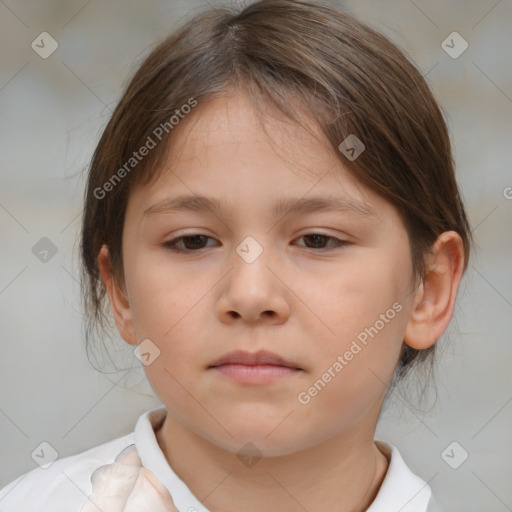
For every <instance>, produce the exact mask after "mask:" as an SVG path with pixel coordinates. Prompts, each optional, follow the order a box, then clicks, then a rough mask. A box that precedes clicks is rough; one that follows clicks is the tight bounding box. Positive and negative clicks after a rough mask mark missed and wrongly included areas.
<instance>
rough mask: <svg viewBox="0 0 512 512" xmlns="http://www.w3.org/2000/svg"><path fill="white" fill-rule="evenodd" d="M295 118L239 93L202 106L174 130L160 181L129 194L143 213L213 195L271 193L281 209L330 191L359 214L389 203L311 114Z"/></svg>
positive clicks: (252, 198)
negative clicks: (180, 199)
mask: <svg viewBox="0 0 512 512" xmlns="http://www.w3.org/2000/svg"><path fill="white" fill-rule="evenodd" d="M259 113H261V114H262V115H258V114H259ZM300 118H301V123H296V122H294V121H293V120H290V119H287V118H285V117H284V115H283V114H282V113H281V112H278V111H277V109H274V110H272V108H271V107H268V108H267V109H265V112H257V111H256V110H255V108H254V105H253V103H252V102H251V100H250V99H249V98H248V97H247V96H245V95H243V94H238V95H230V96H222V97H217V98H215V99H211V100H209V101H207V102H204V103H199V105H198V106H197V107H196V108H195V109H194V111H193V113H192V114H190V115H189V116H186V117H185V118H184V119H183V120H182V121H181V122H180V123H179V125H177V126H176V127H175V128H174V130H173V132H172V134H171V135H172V136H171V139H170V143H169V147H168V158H167V161H166V164H165V168H163V169H162V171H161V173H160V174H159V176H158V178H157V179H156V180H155V181H154V182H153V183H152V184H150V185H149V186H146V187H143V190H135V191H134V193H135V195H137V196H139V197H138V199H139V200H140V201H137V202H142V203H144V204H145V208H144V211H146V210H147V209H148V208H149V207H152V206H155V204H156V203H162V202H165V201H166V199H168V198H169V196H173V195H180V196H185V195H187V196H194V195H200V196H210V197H214V198H215V197H216V198H218V201H217V203H219V204H224V206H228V204H227V203H229V202H238V203H239V204H244V203H247V202H248V201H249V202H260V203H261V202H262V201H266V198H268V200H269V202H268V205H269V207H270V203H273V204H274V205H275V206H276V208H275V211H276V213H282V210H284V209H286V206H291V204H292V203H293V198H294V197H295V198H297V199H301V200H302V202H303V203H304V202H305V201H306V200H307V199H308V198H310V197H318V196H328V197H329V199H331V200H332V199H333V198H336V197H338V198H340V199H344V200H345V203H347V202H349V203H351V204H352V205H353V206H355V207H356V209H357V207H359V210H360V211H362V210H364V209H366V210H370V209H373V210H378V209H379V208H381V209H382V207H386V206H387V207H388V208H389V207H391V206H392V205H390V204H389V203H388V202H387V201H385V200H384V199H383V198H382V197H380V196H378V195H377V194H376V193H374V192H373V191H371V190H370V189H368V188H367V187H365V186H364V185H362V184H361V183H360V182H359V181H358V180H357V179H356V178H355V177H354V176H353V175H352V174H351V173H350V172H349V171H348V170H347V169H346V168H345V167H344V165H343V163H342V160H341V158H340V156H339V155H337V154H336V152H335V150H333V148H332V145H331V144H330V143H329V141H328V140H327V139H326V137H325V135H323V134H322V133H321V131H320V130H319V128H318V125H317V124H316V123H315V121H314V119H312V118H311V116H310V117H309V118H308V117H307V115H304V114H302V115H301V116H300ZM286 199H288V201H287V200H286ZM148 202H150V203H151V204H149V205H148ZM175 203H176V202H175ZM190 203H191V202H190V201H189V204H190ZM195 203H196V205H195V206H198V205H199V206H200V201H196V202H195ZM278 203H280V205H279V204H278ZM386 203H387V204H386ZM203 206H204V204H203ZM211 206H212V203H209V204H207V205H206V206H205V209H208V208H210V207H211ZM303 206H304V208H306V209H307V206H305V205H303ZM365 206H367V208H365ZM372 206H373V208H372ZM156 208H157V207H156Z"/></svg>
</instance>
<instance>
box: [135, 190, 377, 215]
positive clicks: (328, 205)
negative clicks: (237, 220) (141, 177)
mask: <svg viewBox="0 0 512 512" xmlns="http://www.w3.org/2000/svg"><path fill="white" fill-rule="evenodd" d="M226 207H227V204H226V202H225V201H220V200H218V199H216V198H213V197H207V196H198V195H185V196H176V197H168V198H165V199H163V200H162V201H159V202H157V203H155V204H154V205H153V206H150V207H149V208H148V209H147V210H145V211H144V215H150V214H155V213H173V212H174V213H177V212H179V211H186V210H188V211H194V212H210V213H214V214H220V213H222V211H223V210H224V209H225V208H226ZM328 211H331V212H353V213H357V214H359V215H361V216H364V217H378V214H377V212H376V211H375V210H374V209H373V208H372V207H371V206H370V205H368V204H366V203H363V202H360V201H357V200H355V199H353V198H350V197H339V196H328V195H324V196H317V197H309V198H306V197H301V198H296V197H288V198H281V199H279V200H277V201H276V202H275V203H274V205H273V208H272V212H273V214H274V215H276V216H283V215H286V214H288V213H317V212H328Z"/></svg>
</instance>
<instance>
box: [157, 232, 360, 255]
mask: <svg viewBox="0 0 512 512" xmlns="http://www.w3.org/2000/svg"><path fill="white" fill-rule="evenodd" d="M314 235H319V236H323V237H326V238H328V239H330V240H331V241H332V242H333V243H334V244H335V245H334V247H327V248H326V247H320V248H314V247H307V246H306V245H299V247H304V248H305V249H309V250H310V251H313V252H318V253H321V252H323V253H326V252H329V251H333V250H336V249H341V248H344V247H345V246H347V245H349V244H350V242H349V241H348V240H344V239H340V238H338V237H336V236H334V235H331V234H329V233H325V232H323V231H320V230H314V229H312V230H310V231H306V232H304V233H302V234H301V235H299V236H297V237H295V238H294V240H293V241H296V240H300V239H301V238H303V237H305V236H314ZM194 236H203V237H205V238H207V239H210V240H215V239H214V238H213V237H211V236H210V235H207V234H205V233H198V232H194V233H190V234H189V233H185V234H182V235H179V236H177V237H174V238H173V239H171V240H168V241H166V242H164V243H163V246H164V247H165V248H167V249H170V250H171V251H174V252H176V253H182V254H192V253H200V252H201V251H203V250H204V249H207V248H208V247H211V246H206V247H201V248H200V249H196V250H193V249H181V248H178V247H177V244H178V243H179V242H181V241H182V240H183V239H184V238H190V237H194Z"/></svg>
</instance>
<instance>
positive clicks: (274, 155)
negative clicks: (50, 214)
mask: <svg viewBox="0 0 512 512" xmlns="http://www.w3.org/2000/svg"><path fill="white" fill-rule="evenodd" d="M269 114H270V115H268V116H267V117H266V118H265V128H266V132H265V131H264V130H263V128H262V125H261V124H260V123H259V122H258V118H257V117H256V114H255V112H254V110H253V107H252V105H251V104H250V103H249V101H248V100H247V98H246V97H245V96H244V95H243V94H238V95H231V96H227V97H222V98H217V99H215V100H212V101H210V102H208V103H203V104H200V105H198V107H196V109H195V110H194V113H193V114H191V115H189V116H188V117H187V118H185V120H183V121H182V122H181V123H180V124H179V125H178V126H177V127H176V128H175V131H174V132H173V137H174V138H173V139H172V143H171V146H170V151H169V159H168V165H167V167H166V169H164V170H163V171H162V173H161V175H160V176H159V178H158V180H156V181H154V182H153V183H150V184H147V185H144V186H142V187H139V188H136V189H134V190H133V191H132V193H131V195H130V198H129V202H128V207H127V211H126V217H125V225H124V231H123V261H124V271H125V273H124V282H123V283H116V282H115V281H114V279H113V277H112V273H111V268H110V264H109V253H108V248H107V247H105V246H104V247H103V248H102V250H101V252H100V254H99V256H98V264H99V267H100V270H101V274H102V277H103V280H104V283H105V285H106V287H107V290H108V294H109V297H110V301H111V305H112V309H113V313H114V317H115V320H116V324H117V327H118V329H119V331H120V333H121V335H122V337H123V338H124V340H125V341H126V342H127V343H130V344H132V345H136V344H137V343H140V342H141V341H142V340H144V339H150V340H151V341H152V343H154V344H155V345H156V346H157V347H158V348H159V350H160V356H159V357H157V358H156V359H155V360H154V361H153V362H152V363H151V364H150V365H148V366H145V371H146V375H147V378H148V380H149V382H150V384H151V386H152V388H153V390H154V391H155V393H156V394H157V396H158V397H159V398H160V399H161V401H162V402H163V404H164V405H165V406H166V407H167V409H168V411H169V413H168V414H167V417H166V419H165V421H164V423H163V425H162V426H161V428H159V429H158V431H157V433H156V434H157V439H158V442H159V445H160V447H161V448H162V451H163V453H164V454H165V456H166V458H167V460H168V462H169V464H170V465H171V466H172V468H173V470H174V471H175V472H176V473H177V474H178V476H180V478H181V479H182V480H183V481H185V482H186V483H187V485H188V486H189V488H190V489H191V490H192V492H193V493H194V494H195V495H196V496H197V497H198V498H199V499H200V500H202V501H203V503H204V504H205V506H207V507H208V508H209V509H210V510H211V511H212V512H218V511H229V512H239V511H240V510H244V511H245V512H261V510H266V511H268V512H274V511H282V510H286V511H288V512H295V511H297V512H298V511H303V510H304V509H306V510H308V511H310V512H320V511H322V510H336V511H338V512H345V511H347V512H348V511H352V512H353V511H360V510H361V511H362V510H366V508H367V507H368V506H369V505H370V503H371V502H372V501H373V499H374V498H375V496H376V494H377V492H378V489H379V486H380V484H381V483H382V481H383V478H384V476H385V473H386V469H387V466H388V460H387V457H386V454H385V453H383V451H381V450H380V449H379V447H378V446H377V445H376V444H375V443H374V433H375V427H376V423H377V419H378V416H379V412H380V409H381V406H382V402H383V399H384V394H385V391H386V389H387V387H388V385H389V382H390V381H391V378H392V376H393V373H394V370H395V368H396V365H397V363H398V360H399V355H400V350H401V347H402V343H403V340H404V341H405V343H407V344H408V345H410V346H411V347H414V348H418V349H424V348H427V347H430V346H431V345H433V344H434V343H435V342H436V340H437V339H438V338H439V337H440V336H441V334H442V333H443V332H444V330H445V329H446V327H447V326H448V323H449V321H450V319H451V317H452V314H453V309H454V304H455V299H456V294H457V289H458V286H459V283H460V279H461V276H462V273H463V248H462V241H461V239H460V236H459V235H458V234H457V233H455V232H453V231H449V232H445V233H443V234H441V235H440V236H439V238H438V239H437V241H436V243H435V245H434V246H433V251H432V254H430V255H428V257H427V265H428V272H427V276H426V278H425V280H424V281H423V282H422V283H421V284H420V285H418V286H417V287H416V288H413V286H412V282H413V281H412V278H413V274H412V262H411V258H410V247H409V239H408V235H407V232H406V229H405V226H404V224H403V222H402V220H401V218H400V216H399V214H398V211H397V209H396V208H395V207H394V206H393V205H392V204H391V203H389V202H387V201H386V200H385V199H383V198H382V197H380V196H379V195H377V194H376V193H374V192H373V191H371V190H369V189H367V188H365V187H364V186H363V185H361V184H360V183H358V182H357V181H356V180H355V179H354V178H353V177H352V176H351V175H350V174H349V172H348V171H347V170H346V169H345V168H344V166H343V164H342V162H341V161H340V159H339V156H337V155H336V154H334V153H333V151H332V149H331V148H330V147H329V146H328V144H327V142H326V141H325V140H324V139H323V138H322V136H321V135H320V134H319V133H316V132H313V134H312V133H309V132H308V131H306V130H305V129H304V128H303V127H302V126H300V125H297V124H294V123H291V122H290V121H288V120H284V119H282V118H280V117H279V116H277V115H276V114H275V113H273V112H272V111H269ZM306 122H307V121H306ZM311 124H312V123H309V124H308V126H310V125H311ZM304 126H306V124H304ZM267 134H268V135H267ZM367 150H368V151H369V150H371V149H370V148H368V149H367ZM179 194H196V195H208V196H213V197H215V198H218V199H222V200H224V201H225V202H226V205H227V206H226V209H225V210H224V211H223V212H218V213H216V214H213V213H212V212H206V213H205V212H187V211H181V212H167V213H165V212H159V213H152V214H149V215H144V211H145V210H147V209H148V208H150V207H151V206H152V205H154V204H155V203H157V202H159V201H162V200H163V199H165V198H167V197H174V196H176V195H179ZM322 194H331V195H332V194H334V195H336V196H337V197H350V198H352V199H353V200H358V201H360V202H364V203H365V204H367V205H369V206H371V208H373V210H374V211H375V212H376V215H374V216H371V217H365V216H363V215H361V214H360V213H355V212H348V211H344V212H316V213H306V214H304V213H302V214H294V213H288V214H287V215H284V216H283V215H280V216H275V215H273V214H272V210H271V205H272V204H273V203H274V201H276V200H277V199H279V198H281V197H290V196H291V197H294V198H297V199H299V198H302V197H303V196H306V197H310V196H317V195H322ZM312 233H320V234H323V235H327V236H332V237H335V238H338V239H340V240H344V241H346V242H347V244H346V245H345V246H343V247H339V248H336V247H335V244H334V243H333V241H332V239H323V241H322V240H321V241H320V242H315V240H311V237H306V238H303V236H304V235H306V234H312ZM195 234H200V235H201V234H202V235H205V236H207V237H210V238H203V239H200V240H199V243H198V241H197V239H196V241H195V242H194V240H192V241H190V239H189V240H188V245H184V243H183V241H182V242H181V243H180V244H179V247H181V248H182V249H183V248H185V250H186V248H189V252H188V253H175V252H172V251H171V250H170V248H169V247H165V246H164V243H165V242H168V241H170V240H173V239H175V238H177V237H179V236H185V235H187V236H191V235H195ZM247 236H251V237H253V238H254V239H255V240H256V241H257V242H258V244H259V245H260V246H261V247H262V248H263V252H262V254H261V255H260V256H259V257H258V258H257V259H256V260H255V261H254V262H252V263H247V262H246V261H244V259H242V258H241V257H240V256H239V255H238V254H237V252H236V248H237V246H238V245H239V244H240V243H241V242H242V241H243V240H244V239H245V238H246V237H247ZM315 243H316V244H317V245H315ZM322 244H323V245H322ZM190 247H192V249H190ZM195 247H198V248H200V249H199V250H196V252H192V250H193V249H194V248H195ZM201 247H202V248H201ZM315 247H327V248H328V249H329V248H331V247H332V248H331V249H330V250H326V249H321V248H315ZM394 303H399V304H400V305H401V306H402V309H401V311H400V312H399V313H397V314H396V315H395V317H394V318H393V319H392V320H390V321H389V322H388V323H386V324H385V327H384V328H382V329H381V330H380V331H379V332H378V334H377V335H376V336H374V337H373V338H370V339H369V342H368V344H367V345H366V346H365V347H364V348H363V349H362V350H361V351H360V352H359V353H358V354H357V355H355V356H354V357H353V359H352V360H350V361H349V362H348V364H347V365H346V366H344V368H343V370H342V371H341V372H339V373H336V376H335V377H334V378H332V379H331V381H330V382H329V383H328V384H327V385H326V386H325V387H324V388H323V389H322V390H321V392H319V393H318V394H317V395H316V396H314V397H313V398H311V400H310V402H309V403H307V404H305V405H304V404H301V403H300V402H299V401H298V399H297V397H298V395H299V393H301V392H304V391H307V390H308V388H309V387H310V386H311V385H312V384H313V383H314V382H315V381H316V380H318V379H319V378H320V377H321V376H322V374H324V373H325V372H326V371H327V369H328V368H329V367H332V365H333V363H334V362H335V361H336V360H337V357H338V356H339V355H343V354H344V353H345V352H346V351H347V350H348V349H349V348H350V346H351V343H352V341H353V340H354V339H356V337H357V335H358V334H359V333H361V332H362V331H364V329H365V328H367V327H370V326H374V324H375V323H376V321H377V320H378V319H379V318H380V317H379V315H381V314H383V313H385V312H386V311H387V310H389V309H390V308H391V307H392V305H393V304H394ZM269 312H271V313H269ZM237 349H240V350H246V351H249V352H256V351H258V350H260V349H266V350H269V351H272V352H275V353H277V354H279V355H280V356H282V357H284V358H286V359H290V360H292V361H294V362H295V363H296V365H297V366H299V367H300V368H301V371H298V372H295V373H294V374H293V375H290V376H288V377H286V378H283V379H281V380H279V381H277V382H275V383H272V384H265V385H248V384H239V383H236V382H234V381H233V380H231V379H229V378H227V377H225V376H223V375H221V374H219V373H218V372H217V371H215V370H212V369H211V368H209V365H211V364H212V363H213V362H214V360H215V359H217V358H219V357H220V356H222V355H224V354H225V353H227V352H230V351H232V350H237ZM246 443H252V445H254V446H256V447H257V450H258V451H259V453H260V454H261V456H262V458H261V459H259V460H258V461H257V463H256V464H254V465H252V466H251V467H248V466H246V465H244V464H243V463H242V462H241V460H240V458H239V457H238V456H237V454H240V453H244V451H243V449H242V447H244V445H246ZM248 451H249V452H250V450H248ZM199 468H200V469H199Z"/></svg>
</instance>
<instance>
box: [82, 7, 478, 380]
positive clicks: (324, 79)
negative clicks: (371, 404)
mask: <svg viewBox="0 0 512 512" xmlns="http://www.w3.org/2000/svg"><path fill="white" fill-rule="evenodd" d="M233 91H237V92H242V93H244V94H246V95H247V96H248V97H249V98H250V100H251V101H252V102H253V104H254V106H255V108H256V111H257V112H260V110H261V107H260V106H261V104H263V103H264V104H265V105H270V106H271V107H273V108H274V109H277V110H278V111H280V112H281V113H282V114H284V116H286V117H287V118H289V119H291V120H292V121H294V122H297V123H299V122H301V121H302V120H303V118H300V117H299V112H306V113H307V116H308V121H307V123H309V124H310V125H315V126H317V127H318V128H319V129H320V133H321V134H322V135H323V136H325V138H326V139H327V141H328V143H329V145H332V148H333V149H334V150H335V152H336V154H337V155H338V157H339V159H340V161H341V162H342V163H343V165H344V167H345V168H346V169H347V170H348V171H349V172H350V173H351V174H352V175H353V176H354V177H355V178H356V179H357V180H359V182H360V183H362V184H363V185H366V186H367V187H369V188H370V189H371V190H373V191H375V192H376V193H378V194H379V195H380V196H382V197H383V198H385V199H386V200H388V201H389V202H391V203H392V204H393V205H395V206H396V207H397V209H398V211H399V213H400V215H401V217H402V219H403V221H404V225H405V226H406V229H407V232H408V235H409V241H410V251H411V259H412V268H413V277H412V281H413V286H414V284H416V283H418V282H421V280H423V279H424V277H425V271H426V267H425V256H426V255H427V254H428V253H429V252H430V251H431V248H432V245H433V244H434V242H435V241H436V239H437V237H438V236H439V235H440V234H441V233H442V232H444V231H450V230H453V231H456V232H457V233H458V234H459V235H460V236H461V238H462V243H463V249H464V268H463V270H464V271H465V270H466V268H467V265H468V259H469V250H470V245H471V243H472V235H471V232H470V227H469V223H468V219H467V215H466V212H465V209H464V205H463V202H462V199H461V197H460V194H459V190H458V187H457V183H456V179H455V172H454V164H453V158H452V151H451V145H450V138H449V134H448V130H447V127H446V124H445V121H444V119H443V115H442V112H441V110H440V108H439V106H438V104H437V102H436V100H435V99H434V96H433V94H432V92H431V90H430V88H429V86H428V84H427V82H426V81H425V79H424V78H423V77H422V75H421V73H420V72H419V71H418V70H417V69H416V67H415V66H414V65H413V64H412V63H411V62H410V61H409V59H408V57H407V56H406V55H405V54H404V53H403V52H402V51H401V50H400V49H398V48H397V46H395V45H394V44H393V43H392V42H391V41H390V40H388V39H387V38H386V37H385V36H383V35H382V34H380V33H379V32H377V31H376V30H374V29H373V28H371V27H369V26H368V25H366V24H364V23H362V22H360V21H359V20H357V19H355V18H354V17H353V16H351V15H350V14H348V13H346V12H344V11H342V10H339V9H338V8H335V7H332V6H331V5H329V4H327V3H325V2H322V3H321V2H314V1H301V0H260V1H257V2H255V3H253V4H250V5H248V6H246V7H244V8H242V9H241V10H240V9H235V8H232V7H231V8H230V7H227V6H222V7H217V8H212V9H209V10H208V11H206V12H203V13H201V14H199V15H197V16H195V17H194V18H193V19H191V20H190V21H188V22H187V23H185V24H184V25H183V26H182V27H181V28H179V29H178V30H176V31H175V32H173V33H172V34H171V35H170V36H169V37H168V38H167V39H165V40H164V41H162V42H161V43H159V44H158V45H157V46H156V47H155V48H154V49H153V50H152V51H151V53H150V54H149V56H148V57H147V58H146V59H145V60H144V61H143V62H142V64H141V65H140V67H139V68H138V70H137V71H136V72H135V74H134V76H133V77H132V78H131V80H130V81H129V83H128V85H127V87H126V90H125V92H124V94H123V95H122V97H121V100H120V101H119V103H118V104H117V106H116V108H115V110H114V112H113V114H112V117H111V119H110V121H109V122H108V124H107V126H106V128H105V129H104V131H103V134H102V136H101V138H100V141H99V143H98V145H97V147H96V150H95V152H94V155H93V158H92V162H91V165H90V169H89V175H88V182H87V185H86V191H85V209H84V215H83V223H82V233H81V246H80V250H81V260H82V288H83V294H82V296H83V300H84V308H85V312H86V326H87V328H86V340H87V347H89V341H90V339H91V338H92V333H93V332H94V331H95V330H96V329H97V330H98V331H99V332H105V328H106V327H107V325H108V324H110V310H109V308H108V300H107V299H108V297H107V296H106V289H105V286H104V284H103V282H102V280H101V275H100V272H99V268H98V262H97V257H98V253H99V251H100V249H101V247H102V246H103V244H105V245H106V246H107V247H108V248H109V253H110V264H111V270H112V273H113V276H114V279H115V281H116V283H118V284H120V285H123V283H124V271H123V257H122V232H123V225H124V217H125V211H126V206H127V202H128V198H129V195H130V191H131V190H133V188H134V187H135V186H138V185H143V184H147V183H149V182H150V181H151V180H154V179H156V178H157V177H158V176H159V174H160V173H161V172H162V169H163V168H165V165H164V161H165V158H166V156H168V155H167V151H168V149H169V144H170V141H171V139H172V126H171V124H173V123H171V121H170V119H171V118H172V117H173V116H177V115H178V116H179V117H182V115H180V113H182V112H187V110H186V109H185V105H193V102H194V101H196V102H197V103H199V104H201V103H205V102H207V101H209V100H210V99H213V98H214V97H215V96H218V95H227V94H229V93H230V92H233ZM299 107H300V109H299ZM189 110H190V109H189ZM190 115H191V116H193V115H194V113H193V112H192V113H191V114H190ZM158 127H160V131H157V130H158ZM164 131H165V135H164V133H163V132H164ZM156 133H158V137H156V136H155V134H156ZM350 134H354V135H356V136H357V138H358V139H360V140H361V141H363V143H364V145H365V146H366V150H365V151H364V152H362V153H361V154H360V155H359V157H358V158H357V159H355V160H353V161H351V160H350V159H348V158H346V157H345V156H344V155H343V154H342V152H341V151H339V150H338V147H339V145H340V143H342V141H344V140H345V138H346V137H347V136H348V135H350ZM162 135H164V136H162ZM156 138H158V139H159V141H158V143H157V144H155V147H154V148H152V149H151V151H149V152H147V153H148V154H147V156H145V157H144V158H143V159H140V160H139V159H135V157H134V152H136V151H137V150H138V149H139V148H141V147H143V146H144V145H146V144H148V141H149V139H151V140H152V141H153V142H154V139H156ZM128 162H130V167H133V170H132V169H129V168H128V166H127V163H128ZM123 169H124V171H123ZM219 172H220V171H219ZM110 325H111V324H110ZM434 350H435V345H433V346H432V347H430V348H428V349H425V350H416V349H413V348H411V347H408V346H407V345H405V344H403V348H402V353H401V357H400V361H399V364H398V366H397V370H396V372H395V377H396V378H398V379H401V378H402V377H403V376H404V375H405V374H406V373H407V372H408V371H409V369H410V368H411V367H413V366H416V365H418V364H419V363H422V362H426V361H427V360H428V359H429V358H430V363H431V364H432V360H433V357H432V356H433V355H434Z"/></svg>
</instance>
